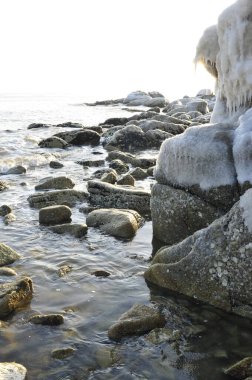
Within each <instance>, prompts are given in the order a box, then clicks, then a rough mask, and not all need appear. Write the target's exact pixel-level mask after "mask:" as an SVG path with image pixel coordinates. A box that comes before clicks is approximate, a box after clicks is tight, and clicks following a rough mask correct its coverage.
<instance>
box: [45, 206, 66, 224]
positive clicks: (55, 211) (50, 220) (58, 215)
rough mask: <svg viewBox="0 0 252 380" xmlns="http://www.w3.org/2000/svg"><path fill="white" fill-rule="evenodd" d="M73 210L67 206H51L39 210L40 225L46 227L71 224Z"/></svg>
mask: <svg viewBox="0 0 252 380" xmlns="http://www.w3.org/2000/svg"><path fill="white" fill-rule="evenodd" d="M71 214H72V213H71V209H70V208H69V207H67V206H63V205H62V206H49V207H44V208H41V209H40V210H39V223H40V224H44V225H50V224H63V223H68V222H71Z"/></svg>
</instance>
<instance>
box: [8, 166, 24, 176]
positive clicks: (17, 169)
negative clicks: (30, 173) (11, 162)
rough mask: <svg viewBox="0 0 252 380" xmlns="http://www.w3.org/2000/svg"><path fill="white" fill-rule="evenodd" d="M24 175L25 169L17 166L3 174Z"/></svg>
mask: <svg viewBox="0 0 252 380" xmlns="http://www.w3.org/2000/svg"><path fill="white" fill-rule="evenodd" d="M24 173H26V169H25V168H24V167H23V166H21V165H17V166H14V167H13V168H10V169H9V170H8V171H7V172H6V173H5V174H24Z"/></svg>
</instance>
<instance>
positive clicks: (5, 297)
mask: <svg viewBox="0 0 252 380" xmlns="http://www.w3.org/2000/svg"><path fill="white" fill-rule="evenodd" d="M32 293H33V288H32V280H31V279H30V278H29V277H25V278H23V279H21V280H19V281H16V282H10V283H6V284H0V318H5V317H7V316H8V315H9V314H11V313H12V312H13V311H15V310H16V309H19V308H22V307H24V306H26V305H27V304H28V303H30V301H31V299H32Z"/></svg>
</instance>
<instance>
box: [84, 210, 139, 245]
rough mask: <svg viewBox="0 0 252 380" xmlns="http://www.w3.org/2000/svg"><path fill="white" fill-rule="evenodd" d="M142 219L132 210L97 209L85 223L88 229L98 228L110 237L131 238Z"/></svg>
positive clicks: (89, 215)
mask: <svg viewBox="0 0 252 380" xmlns="http://www.w3.org/2000/svg"><path fill="white" fill-rule="evenodd" d="M142 222H143V219H142V218H141V216H140V215H139V214H138V213H137V212H136V211H134V210H120V209H119V210H117V209H99V210H94V211H92V212H90V213H89V214H88V216H87V219H86V223H87V225H88V226H89V227H99V228H100V229H101V230H102V231H104V232H106V233H107V234H110V235H112V236H116V237H121V238H126V239H127V238H132V237H133V236H134V235H135V233H136V231H137V230H138V228H139V227H140V226H141V224H142Z"/></svg>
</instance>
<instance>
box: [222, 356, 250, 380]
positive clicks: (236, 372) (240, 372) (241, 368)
mask: <svg viewBox="0 0 252 380" xmlns="http://www.w3.org/2000/svg"><path fill="white" fill-rule="evenodd" d="M224 373H225V374H226V375H228V376H231V377H233V378H234V379H238V380H244V379H246V378H247V377H249V376H252V357H247V358H244V359H242V360H241V361H239V362H238V363H235V364H234V365H232V366H231V367H229V368H227V369H226V370H225V371H224Z"/></svg>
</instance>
